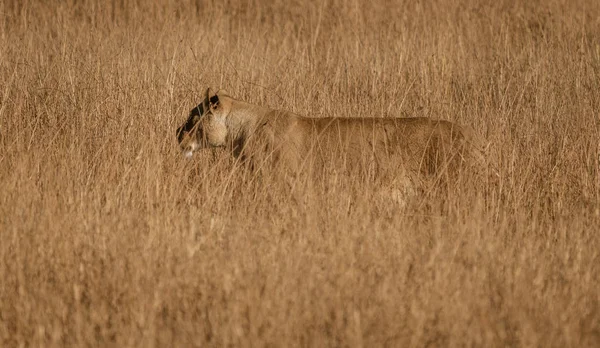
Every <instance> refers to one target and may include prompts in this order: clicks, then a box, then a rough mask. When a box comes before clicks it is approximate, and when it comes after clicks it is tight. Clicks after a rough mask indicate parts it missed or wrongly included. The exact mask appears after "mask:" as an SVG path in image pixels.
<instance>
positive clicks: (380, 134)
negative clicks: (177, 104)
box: [177, 89, 485, 182]
mask: <svg viewBox="0 0 600 348" xmlns="http://www.w3.org/2000/svg"><path fill="white" fill-rule="evenodd" d="M211 101H212V102H211ZM177 132H178V139H179V143H180V145H181V147H182V149H183V151H184V153H186V154H188V155H190V154H191V152H193V151H195V150H197V149H200V148H204V147H209V146H225V147H227V148H229V149H231V150H232V151H233V154H234V155H235V156H237V157H239V158H241V159H243V160H245V161H246V162H248V163H250V165H251V166H252V167H253V168H255V169H265V168H268V169H269V170H273V169H276V170H282V171H283V172H284V173H287V174H291V175H297V174H300V173H313V174H315V175H323V174H327V173H356V174H360V175H367V176H368V177H372V178H373V179H375V180H381V181H383V182H391V181H395V180H399V181H404V180H405V178H406V175H408V176H411V177H414V176H415V175H419V176H429V177H431V176H436V175H441V174H451V175H452V174H453V173H455V172H457V171H458V170H460V168H461V167H463V166H464V165H465V164H473V163H475V164H478V165H480V164H482V163H485V158H484V156H483V152H482V149H483V143H482V142H481V141H480V140H479V139H478V138H477V137H475V136H474V135H473V133H472V132H471V131H469V130H467V129H465V128H464V127H462V126H459V125H457V124H454V123H452V122H449V121H443V120H432V119H428V118H363V117H348V118H330V117H327V118H312V117H303V116H299V115H296V114H294V113H291V112H287V111H279V110H273V109H270V108H267V107H262V106H257V105H253V104H249V103H246V102H243V101H239V100H236V99H233V98H232V97H230V96H228V95H227V93H225V92H223V91H219V92H218V93H216V94H215V93H213V92H212V91H211V90H210V89H209V90H208V91H207V94H206V98H205V99H204V101H203V102H202V103H201V104H200V105H198V107H196V108H195V109H194V110H192V112H191V113H190V117H189V118H188V120H187V122H186V123H184V124H183V125H182V126H181V127H179V129H178V131H177Z"/></svg>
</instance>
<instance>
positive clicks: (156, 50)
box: [0, 0, 600, 347]
mask: <svg viewBox="0 0 600 348" xmlns="http://www.w3.org/2000/svg"><path fill="white" fill-rule="evenodd" d="M209 86H212V87H214V88H225V89H227V90H228V91H229V92H230V93H231V94H232V95H234V96H236V97H238V98H240V99H243V100H246V101H248V102H252V103H256V104H261V105H268V106H270V107H272V108H278V109H285V110H290V111H293V112H296V113H298V114H301V115H306V116H314V117H322V116H339V117H353V116H368V117H388V116H407V117H408V116H425V117H432V118H440V119H445V120H451V121H454V122H457V123H460V124H464V125H468V126H471V127H472V128H473V129H474V130H475V131H476V133H478V134H480V135H482V136H484V137H486V138H487V139H488V140H489V141H490V142H491V144H492V145H491V147H490V154H489V156H490V161H491V162H493V163H495V164H496V166H497V168H498V171H499V178H498V180H497V182H496V183H493V184H491V183H490V182H485V181H475V180H471V181H468V183H467V184H464V185H462V188H461V189H459V190H455V191H453V192H448V193H447V194H446V195H443V194H437V195H436V194H432V195H423V196H421V197H420V198H419V199H418V202H416V203H415V204H414V206H411V207H410V208H408V209H405V210H401V209H398V208H397V207H395V206H394V205H393V204H392V205H390V204H389V202H386V201H385V200H380V199H378V198H377V197H376V196H374V195H371V194H369V193H370V192H371V190H372V189H373V188H374V187H373V184H372V183H370V182H368V181H365V180H362V179H363V178H360V177H351V178H345V179H344V178H342V179H340V180H337V178H329V179H327V180H326V181H324V182H321V183H315V184H313V185H309V184H307V185H306V187H305V188H303V191H302V197H303V198H302V200H297V199H294V197H291V195H290V194H288V193H287V192H286V191H285V190H284V189H283V188H282V186H281V185H278V184H277V183H273V184H272V185H270V184H268V183H267V182H266V180H263V179H256V178H255V177H254V176H253V175H252V173H251V172H249V171H248V170H246V169H245V168H244V167H240V166H239V165H235V163H233V161H232V159H231V156H229V154H227V153H224V152H223V151H211V150H207V151H204V152H203V153H202V154H199V155H196V156H195V157H194V158H193V159H192V160H185V159H184V158H183V157H182V156H181V152H180V150H179V148H178V145H177V141H176V138H175V130H176V128H177V127H178V126H179V125H180V124H181V123H182V122H183V121H184V120H185V119H186V117H187V114H188V112H189V110H190V109H191V108H192V107H194V106H195V105H196V104H198V103H199V102H200V101H201V100H202V98H203V94H204V93H205V91H206V88H207V87H209ZM0 103H1V104H0V260H1V262H0V346H2V347H29V346H32V347H52V346H60V347H62V346H78V347H81V346H101V347H104V346H113V347H128V346H137V347H152V346H155V347H190V346H198V347H209V346H214V347H221V346H253V347H255V346H259V347H260V346H280V347H290V346H304V347H326V346H332V347H337V346H352V347H360V346H363V347H378V346H388V347H422V346H430V347H445V346H455V347H456V346H478V347H496V346H498V347H500V346H510V347H551V346H554V347H598V346H600V290H599V285H600V233H599V232H600V168H599V161H600V113H599V110H600V2H598V1H592V0H589V1H583V0H576V1H571V0H535V1H527V0H498V1H477V0H456V1H454V0H434V1H408V0H407V1H385V0H370V1H369V0H364V1H363V0H351V1H344V0H324V1H313V2H312V3H309V4H307V3H305V2H304V1H284V0H272V1H266V0H264V1H263V0H221V1H180V2H177V4H172V3H171V2H168V1H154V2H153V1H128V0H120V1H116V0H114V1H93V0H90V1H10V0H6V1H3V2H0Z"/></svg>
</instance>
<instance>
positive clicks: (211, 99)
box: [206, 87, 219, 110]
mask: <svg viewBox="0 0 600 348" xmlns="http://www.w3.org/2000/svg"><path fill="white" fill-rule="evenodd" d="M206 100H207V101H208V108H209V110H213V109H214V108H216V107H217V106H219V97H218V96H217V94H216V93H215V92H213V90H212V88H210V87H209V88H208V89H207V90H206Z"/></svg>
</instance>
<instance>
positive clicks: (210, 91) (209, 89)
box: [206, 87, 215, 100]
mask: <svg viewBox="0 0 600 348" xmlns="http://www.w3.org/2000/svg"><path fill="white" fill-rule="evenodd" d="M214 95H215V92H214V91H213V89H212V88H210V87H208V89H206V100H210V97H212V96H214Z"/></svg>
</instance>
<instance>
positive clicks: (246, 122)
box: [227, 100, 270, 141]
mask: <svg viewBox="0 0 600 348" xmlns="http://www.w3.org/2000/svg"><path fill="white" fill-rule="evenodd" d="M269 110H270V109H268V108H266V107H262V106H259V105H254V104H250V103H246V102H243V101H239V100H235V101H233V105H232V106H231V112H230V113H229V116H228V117H227V127H228V128H229V134H231V135H232V138H233V139H231V140H233V141H240V140H241V141H243V138H245V137H247V136H248V135H249V133H251V132H253V131H254V129H256V127H257V126H258V125H259V123H260V119H261V117H262V116H264V115H266V114H267V113H268V111H269Z"/></svg>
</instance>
